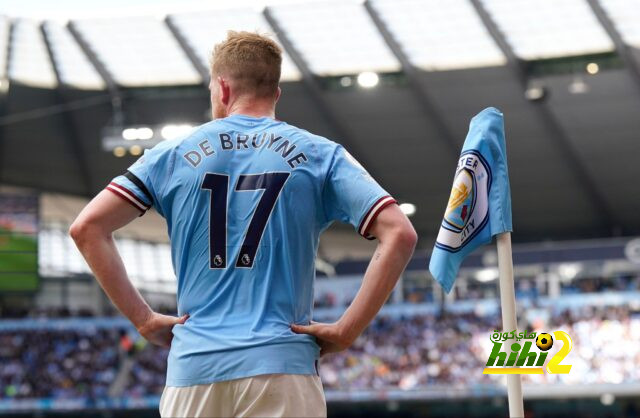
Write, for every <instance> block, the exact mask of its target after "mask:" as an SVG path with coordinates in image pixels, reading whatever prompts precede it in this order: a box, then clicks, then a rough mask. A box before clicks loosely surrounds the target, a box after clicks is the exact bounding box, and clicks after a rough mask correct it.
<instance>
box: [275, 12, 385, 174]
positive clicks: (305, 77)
mask: <svg viewBox="0 0 640 418" xmlns="http://www.w3.org/2000/svg"><path fill="white" fill-rule="evenodd" d="M262 14H263V16H264V18H265V19H266V20H267V22H268V23H269V25H270V26H271V29H273V31H274V33H275V34H276V35H277V36H278V39H279V40H280V43H281V44H282V46H283V48H284V50H285V51H286V52H287V54H289V56H290V57H291V60H292V61H293V63H294V64H295V65H296V67H298V70H299V71H300V73H301V74H302V81H303V82H304V85H305V87H306V89H307V91H308V93H309V97H310V98H311V100H312V101H313V104H314V105H315V107H316V109H317V110H318V112H319V113H320V115H321V116H322V118H323V119H324V121H325V122H326V123H327V125H328V126H329V128H330V129H331V131H332V132H333V133H334V134H335V136H336V138H335V139H337V140H338V141H339V142H343V143H345V144H347V145H348V148H350V150H351V151H352V153H354V154H356V155H357V156H358V159H359V160H361V161H362V162H363V163H364V165H365V167H367V168H371V169H370V170H369V171H370V172H372V174H374V177H375V165H372V164H367V162H366V159H364V158H362V155H363V154H362V153H359V152H358V147H357V145H356V144H355V142H354V141H353V140H352V139H350V136H349V134H348V131H347V129H345V127H344V126H343V124H342V123H341V122H340V120H339V119H338V117H337V116H336V115H335V114H334V112H333V110H331V106H330V105H329V104H328V103H327V101H326V100H325V98H324V96H323V92H322V87H321V86H320V83H319V82H318V79H317V78H316V76H315V75H314V74H313V73H312V72H311V69H310V68H309V65H308V64H307V62H306V61H305V60H304V59H303V58H302V55H300V53H299V52H298V50H297V49H296V48H295V47H294V46H293V43H292V42H291V41H290V40H289V37H288V35H287V34H286V33H285V32H284V30H283V29H282V28H281V27H280V24H279V23H278V21H277V20H276V18H275V17H274V16H273V15H272V13H271V11H270V10H269V8H268V7H267V8H265V9H264V10H263V12H262Z"/></svg>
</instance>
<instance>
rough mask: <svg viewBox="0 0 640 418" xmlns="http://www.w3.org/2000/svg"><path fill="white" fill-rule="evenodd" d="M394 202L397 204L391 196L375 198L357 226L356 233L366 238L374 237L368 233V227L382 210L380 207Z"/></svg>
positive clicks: (382, 207)
mask: <svg viewBox="0 0 640 418" xmlns="http://www.w3.org/2000/svg"><path fill="white" fill-rule="evenodd" d="M394 203H396V204H397V203H398V202H396V200H395V199H394V198H393V197H391V196H384V197H381V198H380V199H378V200H376V202H375V203H374V204H373V205H371V207H370V208H369V210H368V211H367V214H366V215H365V216H364V218H362V222H361V223H360V227H359V228H358V233H359V234H360V235H362V236H363V237H365V238H366V239H369V240H371V239H374V238H375V237H372V236H370V235H369V228H370V227H371V225H373V221H375V220H376V218H377V217H378V215H379V214H380V212H382V209H384V208H386V207H387V206H389V205H391V204H394Z"/></svg>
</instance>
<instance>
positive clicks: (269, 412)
mask: <svg viewBox="0 0 640 418" xmlns="http://www.w3.org/2000/svg"><path fill="white" fill-rule="evenodd" d="M160 415H161V416H162V417H163V418H168V417H172V418H173V417H326V416H327V404H326V401H325V398H324V391H323V390H322V382H321V381H320V377H318V376H316V375H300V374H265V375H260V376H253V377H247V378H244V379H235V380H228V381H225V382H217V383H211V384H207V385H195V386H185V387H173V386H166V387H165V388H164V391H163V392H162V397H161V398H160Z"/></svg>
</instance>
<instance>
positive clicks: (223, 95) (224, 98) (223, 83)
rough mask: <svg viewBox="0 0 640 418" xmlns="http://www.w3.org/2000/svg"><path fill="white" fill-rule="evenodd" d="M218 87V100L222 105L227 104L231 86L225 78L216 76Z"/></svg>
mask: <svg viewBox="0 0 640 418" xmlns="http://www.w3.org/2000/svg"><path fill="white" fill-rule="evenodd" d="M218 88H219V89H220V101H221V102H222V104H223V105H225V106H226V105H228V104H229V99H230V97H231V86H230V85H229V83H228V82H227V80H225V79H224V78H222V77H218Z"/></svg>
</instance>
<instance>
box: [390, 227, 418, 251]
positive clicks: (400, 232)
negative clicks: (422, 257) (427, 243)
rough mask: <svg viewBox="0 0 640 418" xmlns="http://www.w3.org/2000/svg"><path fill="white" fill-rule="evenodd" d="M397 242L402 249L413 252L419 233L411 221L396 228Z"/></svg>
mask: <svg viewBox="0 0 640 418" xmlns="http://www.w3.org/2000/svg"><path fill="white" fill-rule="evenodd" d="M394 235H395V240H394V241H395V244H396V246H397V247H398V249H400V250H401V251H403V252H405V253H407V254H413V250H414V249H415V248H416V244H417V243H418V234H417V233H416V230H415V229H414V228H413V225H411V222H405V223H403V224H402V225H399V226H398V227H397V228H396V230H395V234H394Z"/></svg>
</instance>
